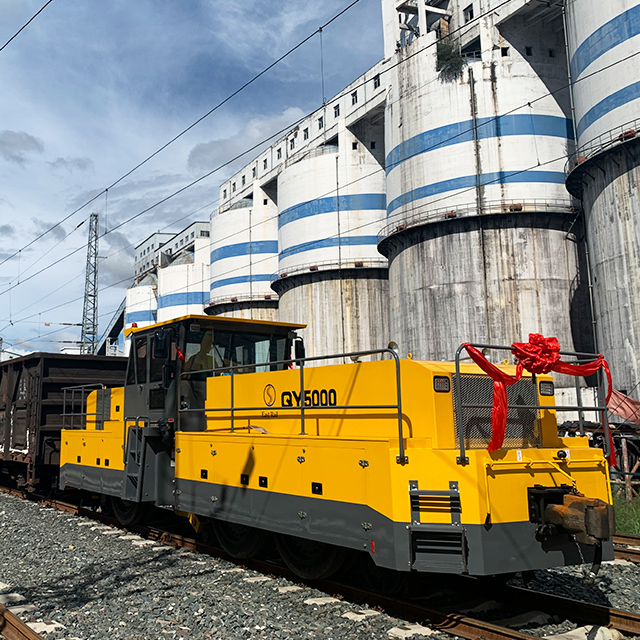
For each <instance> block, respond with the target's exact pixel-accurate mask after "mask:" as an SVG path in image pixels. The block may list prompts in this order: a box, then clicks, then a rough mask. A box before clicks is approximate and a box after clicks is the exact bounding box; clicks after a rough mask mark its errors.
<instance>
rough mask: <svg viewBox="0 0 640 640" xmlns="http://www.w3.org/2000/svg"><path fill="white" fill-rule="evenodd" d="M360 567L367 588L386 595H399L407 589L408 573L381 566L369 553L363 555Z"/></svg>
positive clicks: (363, 582)
mask: <svg viewBox="0 0 640 640" xmlns="http://www.w3.org/2000/svg"><path fill="white" fill-rule="evenodd" d="M358 568H359V574H360V578H361V581H362V584H363V586H364V587H365V589H369V590H370V591H374V592H375V593H380V594H382V595H384V596H399V595H402V594H403V593H405V592H406V591H407V588H408V584H407V580H408V574H407V573H403V572H401V571H392V570H391V569H385V568H384V567H379V566H378V565H377V564H376V563H375V562H374V561H373V560H372V559H371V557H370V556H369V555H368V554H367V555H365V554H363V555H362V558H360V564H359V567H358Z"/></svg>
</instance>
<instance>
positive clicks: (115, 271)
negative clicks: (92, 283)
mask: <svg viewBox="0 0 640 640" xmlns="http://www.w3.org/2000/svg"><path fill="white" fill-rule="evenodd" d="M44 4H45V0H0V48H1V47H2V46H3V45H4V44H5V43H6V42H7V41H8V40H9V39H10V38H11V37H12V36H13V35H14V34H15V33H16V32H17V31H18V30H19V29H20V28H21V27H22V26H23V25H24V24H25V23H26V22H27V21H28V20H29V19H30V18H31V17H32V16H33V15H34V14H35V13H36V12H37V11H39V10H40V8H41V7H42V6H43V5H44ZM349 4H350V2H349V0H323V2H317V0H316V1H312V0H281V1H279V2H275V1H274V0H243V1H242V2H237V3H231V2H228V1H227V0H217V1H216V0H186V1H184V2H177V1H175V0H135V2H131V0H110V1H109V2H95V1H90V0H84V1H82V0H54V1H53V2H51V3H50V4H49V5H48V6H47V7H46V8H45V9H44V10H43V11H42V13H40V15H38V16H37V17H36V18H35V19H34V20H33V22H31V24H29V25H28V26H27V27H26V28H25V29H24V30H23V31H22V32H21V33H20V34H19V35H18V36H17V37H16V38H15V39H14V40H13V41H12V42H10V43H9V44H8V45H7V46H6V47H5V48H4V49H3V50H2V51H0V87H1V93H0V95H1V96H2V97H1V99H0V263H2V264H0V338H2V340H3V348H4V349H5V350H7V351H9V352H14V353H19V354H22V353H29V352H31V351H54V352H55V351H60V350H65V349H68V348H72V347H73V346H74V345H73V344H72V342H73V341H75V340H78V339H79V336H80V327H79V326H72V325H74V324H79V323H81V322H82V309H83V295H84V284H85V264H86V243H87V234H88V227H89V224H88V219H89V215H90V214H91V213H93V212H96V213H98V214H99V215H100V234H101V236H102V237H101V238H100V244H99V257H100V260H99V295H98V314H99V322H100V330H99V333H102V331H103V329H104V328H105V327H106V325H107V323H108V322H109V320H110V319H111V317H112V316H113V313H114V311H115V310H116V309H117V308H118V306H119V305H120V303H121V302H122V300H123V299H124V296H125V292H126V288H127V287H128V286H129V285H130V284H131V283H132V281H133V256H134V247H135V245H136V244H138V243H139V242H141V241H142V240H144V239H145V238H146V237H148V236H149V235H151V234H152V233H154V232H155V231H164V232H167V233H174V232H178V231H180V230H181V229H183V228H184V227H186V226H188V225H189V224H190V223H191V222H194V221H196V220H208V219H209V214H210V212H211V210H212V209H214V208H215V206H216V203H217V199H218V187H219V185H220V183H221V182H222V181H224V180H225V179H226V178H227V177H228V176H229V175H231V173H233V172H234V171H235V170H237V169H239V168H240V167H241V166H243V165H244V164H246V163H247V162H248V161H249V160H250V159H251V158H252V157H253V156H254V155H255V152H252V153H250V154H249V155H247V156H245V157H244V158H242V159H241V160H239V161H237V162H236V163H235V164H233V165H231V166H229V167H227V168H225V169H223V170H220V171H217V172H215V173H213V174H212V175H211V176H210V177H208V178H206V179H204V180H202V181H201V182H199V183H198V184H197V185H196V186H194V187H191V188H189V189H187V190H186V191H184V192H183V193H181V194H180V195H178V196H176V197H174V198H171V199H170V200H168V201H167V202H165V203H163V204H161V205H158V206H156V207H154V208H153V209H151V210H150V211H149V212H147V213H144V214H142V215H140V216H139V217H137V218H136V219H135V220H133V221H131V222H127V220H128V219H129V218H131V217H132V216H134V215H136V214H138V213H140V212H142V211H144V210H145V209H147V208H148V207H151V206H152V205H155V204H156V203H158V202H159V201H160V200H162V199H163V198H166V197H167V196H169V195H170V194H172V193H173V192H175V191H177V190H178V189H180V188H182V187H184V186H185V185H187V184H189V183H190V182H192V181H194V180H195V179H197V178H199V177H201V176H203V175H204V174H206V173H208V172H210V171H212V170H213V169H215V168H216V167H218V166H219V165H220V164H222V163H224V162H226V161H228V160H229V159H231V158H233V157H235V156H237V155H239V154H241V153H243V152H244V151H245V150H248V149H249V148H251V147H252V146H254V145H256V144H258V143H260V142H261V141H262V140H264V139H266V138H267V137H268V136H270V135H272V134H274V133H276V132H277V131H279V130H281V129H283V128H286V127H287V126H289V124H292V123H294V122H295V121H296V120H298V119H299V118H300V117H302V116H303V115H304V114H306V113H309V112H312V111H314V110H315V109H317V108H318V107H319V106H321V104H322V77H321V72H320V70H321V56H320V40H319V36H318V35H315V36H314V37H313V38H312V39H311V40H310V41H309V42H307V43H306V44H305V45H303V46H302V47H300V48H299V49H298V50H296V51H295V52H294V53H293V54H291V55H290V56H289V57H287V58H286V59H285V60H284V61H282V62H280V63H279V64H278V65H276V66H275V67H274V68H273V69H272V70H270V71H269V72H268V73H267V74H265V75H264V76H262V77H261V78H260V79H259V80H257V81H256V82H255V83H254V84H252V85H251V86H250V87H249V88H247V89H245V90H243V91H242V92H241V93H240V94H239V95H237V96H236V97H235V98H233V99H232V100H231V101H229V102H228V103H227V104H226V105H225V106H223V107H222V108H220V109H218V110H216V111H215V112H214V113H213V114H211V115H210V116H208V117H207V118H205V119H204V120H203V121H202V122H200V123H199V124H198V125H196V126H195V127H194V128H193V129H191V130H190V131H189V132H188V133H187V134H185V135H184V136H182V137H181V138H180V139H179V140H177V141H176V142H174V143H172V144H171V145H170V146H168V147H167V148H166V149H165V150H164V151H162V152H161V153H159V154H158V155H157V156H155V157H154V158H153V159H152V160H150V161H149V162H148V163H146V164H145V165H144V166H142V167H141V168H139V169H137V170H136V171H134V172H133V173H132V174H131V175H129V176H128V177H126V178H125V179H124V180H122V181H119V179H120V178H121V177H122V176H124V175H125V174H126V173H128V172H129V171H130V170H131V169H133V168H134V167H135V166H136V165H138V164H139V163H140V162H142V161H143V160H144V159H145V158H147V157H148V156H149V155H151V154H152V153H154V152H155V151H157V150H158V149H159V148H160V147H162V146H163V145H164V144H166V143H167V142H168V141H169V140H171V139H172V138H173V137H174V136H176V135H177V134H179V133H180V132H181V131H183V130H184V129H186V128H187V127H189V126H190V125H191V124H193V123H194V122H195V121H196V120H198V119H199V118H201V117H202V116H203V115H204V114H206V113H207V112H208V111H210V110H211V109H212V108H213V107H215V106H216V105H217V104H218V103H219V102H220V101H222V100H224V99H225V98H226V97H227V96H229V95H230V94H231V93H233V92H234V91H235V90H237V89H238V88H239V87H241V86H242V85H243V84H244V83H245V82H247V81H248V80H250V79H251V78H252V77H253V76H255V75H256V74H257V73H259V72H261V71H262V70H263V69H264V68H265V67H267V66H268V65H269V64H270V63H271V62H273V61H274V60H276V59H277V58H279V57H280V56H281V55H283V54H284V53H286V52H287V51H288V50H289V49H290V48H292V47H293V46H295V45H296V44H298V43H299V42H300V41H301V40H303V39H304V38H306V37H307V36H308V35H310V34H312V33H313V32H314V31H316V30H317V28H318V27H319V26H320V25H322V24H323V23H325V22H327V21H328V20H330V19H331V18H332V17H333V16H334V15H335V14H337V13H338V12H339V11H341V10H342V9H344V8H345V7H347V6H348V5H349ZM380 12H381V9H380V0H359V1H358V2H357V3H356V4H355V5H354V6H353V7H352V8H350V9H349V10H348V11H347V12H346V13H345V14H344V15H342V16H341V17H340V18H338V19H337V20H336V21H335V22H333V23H332V24H331V25H329V26H328V27H327V28H326V29H325V30H324V31H323V43H322V44H323V52H324V53H323V59H322V62H323V67H324V84H325V91H324V93H325V96H326V97H327V98H330V97H331V96H332V95H335V94H336V93H338V92H339V91H341V90H342V89H343V88H344V87H345V86H346V85H348V84H349V83H350V82H352V81H353V80H354V79H356V78H357V77H358V76H359V75H361V74H362V73H364V71H366V70H367V69H368V68H370V67H371V66H373V65H374V64H375V63H377V62H378V61H379V60H380V59H381V58H382V25H381V16H380ZM118 181H119V182H118ZM116 182H118V183H117V184H115V185H114V183H116ZM112 185H113V186H112ZM105 189H107V193H106V194H105V193H103V192H104V191H105ZM96 196H98V197H97V198H96ZM93 198H95V200H94V201H93V202H91V203H90V204H89V205H87V206H84V207H83V205H85V204H86V203H87V202H88V201H89V200H91V199H93ZM76 209H80V210H79V211H77V212H76V213H75V214H73V215H70V214H72V213H73V212H74V211H75V210H76ZM67 217H68V219H67V220H66V221H65V222H63V223H62V224H60V225H59V226H58V227H56V228H55V229H53V230H52V231H50V232H49V233H47V234H46V235H45V236H44V237H42V238H41V239H39V240H37V241H36V242H34V243H33V244H32V245H31V246H29V247H27V248H25V249H24V250H23V251H20V252H19V254H18V255H17V256H15V257H13V258H11V259H10V260H6V259H7V258H9V256H11V255H12V254H14V253H15V252H17V251H18V250H20V249H22V248H23V247H25V246H26V245H28V244H29V243H30V242H31V241H33V240H34V239H35V238H37V236H39V235H40V234H41V233H43V232H44V231H46V230H47V229H49V228H50V227H51V226H52V225H55V224H56V223H58V222H60V221H62V220H63V219H65V218H67ZM5 260H6V262H5Z"/></svg>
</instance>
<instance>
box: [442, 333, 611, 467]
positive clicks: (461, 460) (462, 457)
mask: <svg viewBox="0 0 640 640" xmlns="http://www.w3.org/2000/svg"><path fill="white" fill-rule="evenodd" d="M469 346H472V347H475V348H476V349H495V350H498V351H508V352H509V353H511V352H512V351H513V346H505V345H495V344H476V343H469ZM464 348H465V345H464V344H461V345H460V346H459V347H458V349H457V350H456V378H455V380H454V389H455V399H454V402H455V408H456V414H457V415H458V440H459V444H460V449H459V455H458V457H457V463H458V464H460V465H465V464H469V458H468V457H467V455H466V451H465V442H464V435H465V434H464V415H463V410H464V409H485V408H486V409H490V408H491V407H490V406H487V405H466V404H464V403H463V402H462V392H461V387H460V353H461V352H462V350H463V349H464ZM558 353H559V354H560V355H561V356H570V357H572V358H577V359H584V358H589V359H590V360H597V359H598V356H599V354H597V353H582V352H580V351H559V352H558ZM565 375H569V374H565ZM574 377H575V378H580V377H583V376H574ZM532 379H533V380H535V375H534V376H533V378H532ZM535 397H536V400H537V399H538V390H537V388H536V394H535ZM578 397H579V393H578ZM604 397H605V393H604V379H603V374H602V369H599V370H598V405H597V406H595V407H583V406H582V404H581V402H579V405H578V406H576V407H574V406H564V405H541V404H540V403H539V402H538V403H537V404H535V405H518V404H510V405H509V408H510V409H537V410H540V409H550V410H554V411H578V412H579V414H580V420H581V421H582V420H583V414H584V413H585V412H591V411H593V412H594V413H599V414H600V423H601V425H602V427H603V431H604V434H605V443H604V455H605V457H606V458H608V457H609V456H610V455H611V446H610V438H611V435H610V430H609V421H608V419H607V407H606V405H605V403H604Z"/></svg>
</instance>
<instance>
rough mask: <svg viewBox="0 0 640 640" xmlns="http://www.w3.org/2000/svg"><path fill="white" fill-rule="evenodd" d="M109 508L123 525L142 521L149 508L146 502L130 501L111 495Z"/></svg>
mask: <svg viewBox="0 0 640 640" xmlns="http://www.w3.org/2000/svg"><path fill="white" fill-rule="evenodd" d="M111 509H112V510H113V514H114V515H115V517H116V518H117V519H118V521H119V522H120V524H123V525H125V526H127V525H131V524H138V523H139V522H142V521H143V520H144V519H145V518H146V517H147V516H148V515H149V511H150V510H151V505H150V504H149V503H148V502H131V501H130V500H122V499H120V498H116V497H114V496H111Z"/></svg>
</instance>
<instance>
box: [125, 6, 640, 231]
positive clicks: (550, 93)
mask: <svg viewBox="0 0 640 640" xmlns="http://www.w3.org/2000/svg"><path fill="white" fill-rule="evenodd" d="M503 4H506V3H503ZM466 26H468V25H465V27H466ZM422 51H424V49H423V50H421V51H420V52H416V54H412V55H417V54H418V53H421V52H422ZM634 55H637V54H632V55H631V56H628V57H627V59H628V58H630V57H633V56H634ZM623 61H624V59H623V60H620V61H617V62H616V63H613V64H619V63H620V62H623ZM613 64H612V65H610V66H613ZM605 69H606V68H605ZM605 69H601V70H599V71H598V72H595V73H599V72H602V71H604V70H605ZM385 71H386V70H385ZM595 73H594V74H590V76H591V75H595ZM587 77H589V76H586V77H585V78H582V79H581V80H584V79H586V78H587ZM579 81H580V80H579ZM567 86H568V85H567ZM352 88H353V87H352V86H351V87H350V89H352ZM565 88H566V86H565V87H560V88H558V89H556V90H555V91H552V92H549V93H548V94H545V95H543V96H539V97H538V98H536V99H534V100H532V101H529V102H527V103H526V105H529V106H530V105H531V103H533V102H536V101H538V100H541V99H544V98H545V97H548V96H549V95H552V94H553V93H555V92H557V91H560V90H564V89H565ZM526 105H521V106H520V107H516V108H514V109H512V110H511V111H509V112H506V113H504V114H500V115H499V116H496V117H495V118H494V119H498V118H500V117H504V116H505V115H507V114H509V113H513V112H514V111H517V110H518V109H520V108H523V107H524V106H526ZM298 122H299V121H298ZM484 124H485V125H486V124H488V123H484ZM291 126H293V125H289V127H286V128H285V129H283V131H284V130H286V129H288V128H290V127H291ZM480 126H483V125H480ZM275 135H277V134H275ZM461 135H464V132H461V133H459V134H456V135H455V136H452V137H451V139H453V138H455V137H458V136H461ZM441 144H442V141H441V142H440V143H439V144H438V145H435V146H434V147H432V148H435V147H437V146H440V145H441ZM430 149H431V148H429V149H426V150H423V151H422V153H424V152H425V151H429V150H430ZM249 151H250V150H248V151H247V153H248V152H249ZM242 155H244V154H242ZM408 157H411V156H408ZM236 159H237V158H236ZM404 159H405V160H406V159H407V158H404ZM561 159H563V158H558V159H555V160H554V161H558V160H561ZM544 164H547V163H544ZM390 168H393V167H390ZM516 173H517V172H516ZM370 175H371V174H370ZM514 175H515V174H514ZM204 177H206V176H204ZM204 177H203V178H204ZM364 177H366V176H364ZM364 177H363V178H364ZM356 181H357V180H356ZM356 181H354V182H356ZM192 184H193V183H192ZM189 186H190V185H187V186H186V187H184V188H183V189H181V190H179V191H178V192H176V193H179V192H181V191H183V190H184V189H186V188H189ZM446 197H448V196H445V197H443V198H441V199H439V200H443V199H446ZM439 200H435V201H431V202H430V203H429V206H432V205H433V204H434V202H438V201H439ZM164 201H166V200H164V199H163V200H162V201H160V203H158V204H161V203H162V202H164ZM156 206H157V205H156ZM423 206H425V205H418V207H416V208H421V207H423ZM148 210H149V209H146V210H144V211H142V212H140V213H139V214H137V215H136V216H135V217H138V216H139V215H142V214H143V213H146V212H147V211H148ZM412 210H413V209H412ZM405 213H406V210H405V211H404V212H401V214H403V215H404V214H405ZM394 215H395V214H394ZM391 217H393V216H391ZM131 219H133V218H130V219H129V220H126V221H124V222H123V223H121V225H119V226H122V225H124V224H126V223H128V222H129V221H130V220H131Z"/></svg>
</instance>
